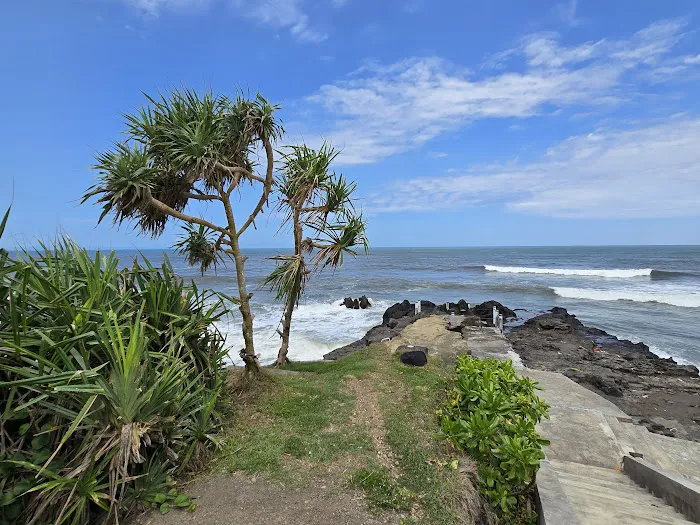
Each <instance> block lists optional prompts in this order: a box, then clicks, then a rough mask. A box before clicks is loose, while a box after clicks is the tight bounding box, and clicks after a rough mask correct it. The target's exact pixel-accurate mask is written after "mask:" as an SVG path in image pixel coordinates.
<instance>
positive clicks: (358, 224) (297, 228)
mask: <svg viewBox="0 0 700 525" xmlns="http://www.w3.org/2000/svg"><path fill="white" fill-rule="evenodd" d="M338 153H339V152H338V151H337V150H335V149H333V147H331V146H330V145H328V144H325V143H324V144H323V146H322V147H321V148H320V149H318V150H315V149H312V148H309V147H308V146H305V145H302V146H292V147H290V148H288V151H287V153H286V154H285V155H284V156H283V158H282V164H281V169H280V175H279V177H278V179H277V181H276V184H275V193H276V195H277V197H278V201H277V209H278V211H279V212H280V213H281V215H282V216H283V224H282V229H285V228H288V229H290V230H291V231H292V234H293V237H294V253H293V254H292V255H278V256H276V257H274V258H273V259H274V260H275V261H276V267H275V269H274V270H273V271H272V273H271V274H270V275H269V276H268V277H267V278H266V279H265V281H264V282H263V284H262V286H263V287H268V288H270V289H271V290H273V291H275V292H276V298H277V299H278V300H280V301H282V302H283V303H284V313H283V314H282V321H281V325H282V328H281V330H280V331H279V334H280V336H281V339H282V344H281V346H280V350H279V352H278V355H277V360H276V362H275V364H276V366H282V365H284V363H285V362H286V360H287V352H288V350H289V337H290V331H291V325H292V316H293V315H294V308H295V306H297V305H298V304H299V300H300V299H301V297H302V296H303V295H304V290H305V288H306V283H307V281H308V279H309V277H310V275H311V273H312V272H313V271H314V270H316V271H320V270H323V269H324V268H327V267H331V268H332V269H336V268H338V267H339V266H341V265H342V264H343V256H344V255H351V256H355V255H357V250H358V249H363V250H364V251H365V252H366V251H367V249H368V242H367V237H366V234H365V220H364V219H363V217H362V213H361V212H358V211H357V210H356V209H355V201H354V198H353V195H354V192H355V190H356V187H357V186H356V184H355V183H354V182H350V181H348V180H347V179H346V178H345V177H344V176H343V175H338V174H336V173H335V172H334V171H332V170H331V168H330V165H331V163H332V162H333V161H334V160H335V158H336V157H337V156H338ZM307 234H308V236H306V235H307ZM307 256H308V258H307Z"/></svg>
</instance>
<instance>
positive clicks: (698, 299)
mask: <svg viewBox="0 0 700 525" xmlns="http://www.w3.org/2000/svg"><path fill="white" fill-rule="evenodd" d="M552 290H554V293H555V294H557V295H558V296H559V297H565V298H567V299H588V300H591V301H634V302H637V303H663V304H669V305H672V306H681V307H684V308H700V294H697V293H663V292H644V291H635V290H625V289H612V290H599V289H595V288H566V287H553V288H552Z"/></svg>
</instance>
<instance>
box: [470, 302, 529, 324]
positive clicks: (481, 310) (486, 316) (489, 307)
mask: <svg viewBox="0 0 700 525" xmlns="http://www.w3.org/2000/svg"><path fill="white" fill-rule="evenodd" d="M494 306H495V307H496V308H497V309H498V312H499V313H501V314H503V318H504V319H512V318H514V317H518V316H517V314H516V313H515V312H514V311H513V310H511V309H510V308H508V307H507V306H503V305H502V304H501V303H499V302H498V301H486V302H485V303H481V304H479V305H476V306H475V307H474V308H472V313H473V314H474V315H478V316H479V317H481V319H483V320H484V321H492V320H493V307H494Z"/></svg>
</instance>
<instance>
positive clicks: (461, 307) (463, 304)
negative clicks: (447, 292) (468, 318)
mask: <svg viewBox="0 0 700 525" xmlns="http://www.w3.org/2000/svg"><path fill="white" fill-rule="evenodd" d="M457 310H458V311H459V313H460V314H466V313H467V312H469V303H468V302H467V301H465V300H464V299H460V300H459V301H457Z"/></svg>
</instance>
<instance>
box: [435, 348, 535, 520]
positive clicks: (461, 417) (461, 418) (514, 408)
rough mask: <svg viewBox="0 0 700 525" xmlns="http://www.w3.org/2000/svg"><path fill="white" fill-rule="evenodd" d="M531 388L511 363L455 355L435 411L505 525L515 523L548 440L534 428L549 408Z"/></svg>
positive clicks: (442, 428)
mask: <svg viewBox="0 0 700 525" xmlns="http://www.w3.org/2000/svg"><path fill="white" fill-rule="evenodd" d="M537 388H538V387H537V383H536V382H535V381H532V380H531V379H530V378H528V377H519V376H518V375H517V374H516V373H515V370H514V368H513V363H512V362H511V361H498V360H496V359H475V358H473V357H471V356H461V357H459V358H458V359H457V365H456V378H455V386H454V388H453V389H452V391H451V392H450V393H449V397H448V400H447V401H446V403H445V405H444V406H443V408H442V410H441V411H440V415H441V430H442V435H443V436H444V437H446V438H448V439H449V440H450V441H451V442H452V443H453V444H454V446H455V447H456V448H457V449H459V450H462V451H464V452H466V453H467V454H469V455H470V456H471V457H472V458H473V459H474V460H475V461H476V462H477V464H478V466H479V479H480V484H481V491H482V493H483V494H484V495H485V496H486V498H487V499H488V501H489V502H490V503H491V505H492V506H493V507H494V508H496V509H498V510H499V511H500V512H501V514H502V516H503V517H504V518H505V519H507V523H519V522H520V521H519V520H515V519H514V518H515V516H520V515H522V512H521V509H519V507H521V506H522V505H521V504H522V503H524V502H525V501H526V499H527V498H528V497H529V496H530V494H531V492H532V488H533V486H534V483H535V474H536V473H537V470H538V468H539V464H540V460H542V459H544V453H543V452H542V446H543V445H547V444H548V442H547V441H546V440H544V439H542V438H540V436H539V435H538V434H537V432H535V425H536V424H537V423H538V422H539V421H540V420H541V419H542V418H546V417H548V416H547V412H548V410H549V406H548V405H547V404H546V403H544V402H543V401H542V400H541V399H540V398H539V397H537V395H536V394H535V391H536V390H537Z"/></svg>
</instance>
